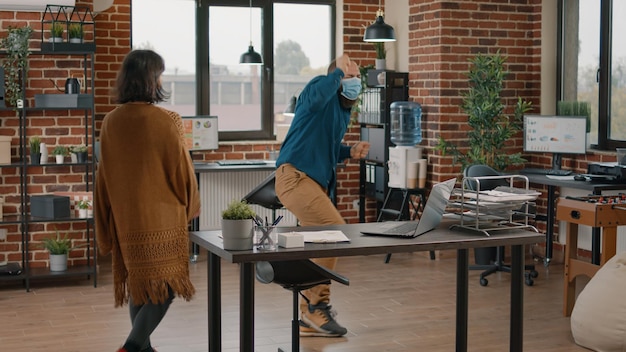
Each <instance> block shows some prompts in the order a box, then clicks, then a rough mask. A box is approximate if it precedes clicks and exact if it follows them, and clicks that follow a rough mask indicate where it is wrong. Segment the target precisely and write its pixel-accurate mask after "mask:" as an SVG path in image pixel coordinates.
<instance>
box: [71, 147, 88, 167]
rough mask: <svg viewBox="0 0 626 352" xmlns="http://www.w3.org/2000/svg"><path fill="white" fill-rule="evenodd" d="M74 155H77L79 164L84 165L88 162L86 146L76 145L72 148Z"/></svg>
mask: <svg viewBox="0 0 626 352" xmlns="http://www.w3.org/2000/svg"><path fill="white" fill-rule="evenodd" d="M71 152H72V154H74V155H76V162H77V163H84V162H86V161H87V146H86V145H84V144H81V145H75V146H73V147H72V148H71Z"/></svg>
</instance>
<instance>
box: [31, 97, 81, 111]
mask: <svg viewBox="0 0 626 352" xmlns="http://www.w3.org/2000/svg"><path fill="white" fill-rule="evenodd" d="M92 102H93V96H92V95H91V94H63V93H60V94H35V107H38V108H67V109H71V108H86V109H88V108H91V104H92Z"/></svg>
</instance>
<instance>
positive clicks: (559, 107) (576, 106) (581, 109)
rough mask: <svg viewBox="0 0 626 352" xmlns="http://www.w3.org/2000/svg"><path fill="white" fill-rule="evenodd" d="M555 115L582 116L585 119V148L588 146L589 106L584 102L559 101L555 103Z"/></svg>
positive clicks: (589, 130) (589, 129)
mask: <svg viewBox="0 0 626 352" xmlns="http://www.w3.org/2000/svg"><path fill="white" fill-rule="evenodd" d="M556 114H557V115H559V116H584V117H585V118H587V147H589V145H590V142H591V141H590V138H589V132H591V104H589V103H588V102H586V101H576V100H574V101H568V100H559V101H558V102H557V103H556Z"/></svg>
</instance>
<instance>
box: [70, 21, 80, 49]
mask: <svg viewBox="0 0 626 352" xmlns="http://www.w3.org/2000/svg"><path fill="white" fill-rule="evenodd" d="M67 34H68V37H69V38H70V43H77V44H80V43H82V42H83V26H82V25H81V24H80V23H71V24H70V26H69V27H68V29H67Z"/></svg>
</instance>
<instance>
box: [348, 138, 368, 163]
mask: <svg viewBox="0 0 626 352" xmlns="http://www.w3.org/2000/svg"><path fill="white" fill-rule="evenodd" d="M369 151H370V143H369V142H364V141H360V142H358V143H357V144H355V145H353V146H352V148H350V157H351V158H353V159H363V158H365V156H367V153H368V152H369Z"/></svg>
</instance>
